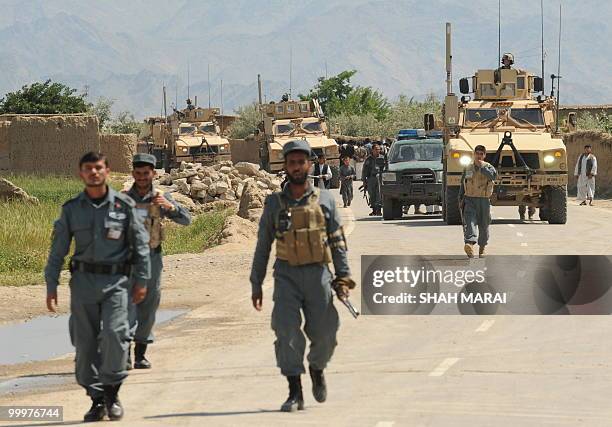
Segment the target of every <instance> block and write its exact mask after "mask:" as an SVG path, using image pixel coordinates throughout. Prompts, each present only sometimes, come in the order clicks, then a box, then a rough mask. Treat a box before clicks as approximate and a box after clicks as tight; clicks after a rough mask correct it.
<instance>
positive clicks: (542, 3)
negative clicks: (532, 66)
mask: <svg viewBox="0 0 612 427" xmlns="http://www.w3.org/2000/svg"><path fill="white" fill-rule="evenodd" d="M540 12H541V17H542V93H543V94H544V93H545V91H544V80H545V79H544V0H540Z"/></svg>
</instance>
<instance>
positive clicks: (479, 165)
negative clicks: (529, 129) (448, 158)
mask: <svg viewBox="0 0 612 427" xmlns="http://www.w3.org/2000/svg"><path fill="white" fill-rule="evenodd" d="M486 154H487V150H486V148H485V147H484V146H482V145H477V146H476V148H475V149H474V163H472V164H471V165H470V166H468V167H467V168H465V169H464V171H463V175H462V176H461V187H460V188H459V209H461V212H462V218H463V236H464V239H465V246H464V250H465V253H466V255H467V256H468V257H469V258H473V257H474V245H475V244H476V240H477V239H478V254H479V256H480V257H481V258H482V257H484V256H485V246H487V243H488V241H489V224H490V223H491V201H490V200H489V199H490V198H491V195H492V194H493V181H494V180H495V178H496V176H497V171H496V170H495V168H494V167H493V166H492V165H491V164H490V163H487V162H485V161H484V158H485V156H486ZM476 227H478V233H476Z"/></svg>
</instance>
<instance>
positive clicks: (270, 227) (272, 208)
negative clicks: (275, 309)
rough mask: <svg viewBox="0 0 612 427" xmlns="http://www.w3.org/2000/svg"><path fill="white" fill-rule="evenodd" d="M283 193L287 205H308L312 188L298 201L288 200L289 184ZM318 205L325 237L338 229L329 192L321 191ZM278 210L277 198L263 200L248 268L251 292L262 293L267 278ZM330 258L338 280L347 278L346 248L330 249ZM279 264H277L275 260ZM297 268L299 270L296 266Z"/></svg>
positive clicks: (348, 271)
mask: <svg viewBox="0 0 612 427" xmlns="http://www.w3.org/2000/svg"><path fill="white" fill-rule="evenodd" d="M282 191H283V193H284V194H285V195H286V196H287V200H288V201H289V203H288V204H289V206H290V207H293V206H302V205H305V204H306V203H307V202H308V197H309V196H310V194H312V191H313V188H312V186H311V187H309V188H308V189H307V190H306V192H305V193H304V195H303V196H302V198H301V199H300V200H294V199H293V197H291V191H290V190H289V184H287V185H285V187H284V188H283V190H282ZM320 191H321V194H320V196H319V205H321V209H322V210H323V215H325V221H326V225H327V234H331V233H333V232H335V231H337V230H338V229H339V228H340V227H341V226H342V224H341V220H340V214H339V213H338V210H337V209H336V201H335V200H334V197H333V196H332V194H331V193H330V192H329V191H328V190H320ZM280 210H281V206H280V204H279V202H278V198H277V197H276V196H275V195H274V194H271V195H269V196H268V197H266V201H265V205H264V210H263V214H262V215H261V219H260V220H259V231H258V233H257V246H256V248H255V255H254V257H253V266H252V268H251V277H250V280H251V287H252V291H253V293H257V292H260V291H261V285H262V283H263V281H264V278H265V277H266V269H267V267H268V259H269V258H270V249H271V247H272V243H273V242H274V238H275V234H276V225H275V223H276V217H277V215H278V213H279V212H280ZM332 259H333V262H334V270H335V271H336V276H337V277H346V276H350V274H351V273H350V269H349V266H348V260H347V258H346V249H344V248H332ZM277 262H278V261H277ZM296 268H299V267H296Z"/></svg>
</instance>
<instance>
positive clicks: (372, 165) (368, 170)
mask: <svg viewBox="0 0 612 427" xmlns="http://www.w3.org/2000/svg"><path fill="white" fill-rule="evenodd" d="M379 158H380V145H378V144H374V145H373V146H372V154H371V155H370V156H369V157H368V158H367V159H366V160H365V162H364V163H363V169H362V172H361V180H362V181H363V185H364V187H365V188H366V189H367V190H368V195H369V197H370V207H371V208H372V212H371V213H370V216H376V215H382V200H381V195H380V186H379V185H378V176H379V174H380V172H381V168H380V166H379V164H378V162H377V159H379Z"/></svg>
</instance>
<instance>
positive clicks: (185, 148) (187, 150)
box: [181, 147, 189, 153]
mask: <svg viewBox="0 0 612 427" xmlns="http://www.w3.org/2000/svg"><path fill="white" fill-rule="evenodd" d="M181 151H182V152H183V153H188V152H189V148H187V147H181Z"/></svg>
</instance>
